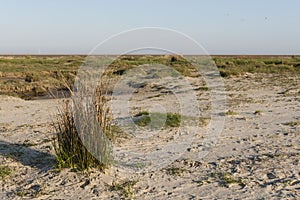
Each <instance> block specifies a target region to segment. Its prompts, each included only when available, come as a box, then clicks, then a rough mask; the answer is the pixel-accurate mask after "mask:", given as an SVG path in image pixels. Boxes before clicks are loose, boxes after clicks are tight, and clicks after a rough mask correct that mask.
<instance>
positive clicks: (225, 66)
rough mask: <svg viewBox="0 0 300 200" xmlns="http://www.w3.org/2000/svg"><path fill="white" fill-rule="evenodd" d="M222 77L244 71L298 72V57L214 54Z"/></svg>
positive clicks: (299, 69) (240, 73) (299, 61)
mask: <svg viewBox="0 0 300 200" xmlns="http://www.w3.org/2000/svg"><path fill="white" fill-rule="evenodd" d="M213 60H214V61H215V63H216V65H217V67H218V69H219V70H220V74H221V76H222V77H230V76H237V75H243V74H245V73H268V74H269V73H271V74H282V73H288V74H295V73H296V74H300V58H299V57H296V56H214V57H213Z"/></svg>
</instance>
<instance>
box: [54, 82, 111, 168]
mask: <svg viewBox="0 0 300 200" xmlns="http://www.w3.org/2000/svg"><path fill="white" fill-rule="evenodd" d="M102 86H103V85H102V84H101V85H100V87H99V88H98V89H97V92H96V94H95V97H94V100H93V102H87V103H86V105H81V104H82V102H75V101H74V100H71V101H65V104H64V107H63V108H62V109H61V110H60V113H59V116H58V120H57V122H56V123H55V129H56V132H57V137H56V138H55V139H54V141H53V144H54V148H55V153H56V161H57V166H58V167H59V168H61V167H63V168H64V167H66V168H71V167H72V168H76V169H79V170H89V169H90V168H92V167H97V168H99V169H100V170H102V171H104V169H105V168H106V167H108V166H109V165H110V162H111V158H110V154H111V146H110V139H111V138H112V132H111V119H110V117H109V106H107V102H106V99H105V94H106V93H105V92H104V91H103V88H102ZM92 106H93V109H94V110H95V112H96V116H94V115H91V111H92V110H93V109H92ZM78 128H80V132H79V131H78Z"/></svg>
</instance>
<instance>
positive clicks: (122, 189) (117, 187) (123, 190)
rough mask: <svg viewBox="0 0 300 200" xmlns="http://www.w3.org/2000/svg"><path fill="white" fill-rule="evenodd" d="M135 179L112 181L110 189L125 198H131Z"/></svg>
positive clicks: (135, 182)
mask: <svg viewBox="0 0 300 200" xmlns="http://www.w3.org/2000/svg"><path fill="white" fill-rule="evenodd" d="M137 182H138V181H137V180H125V181H120V182H115V181H114V182H113V183H112V185H111V186H110V191H116V192H119V194H120V195H121V196H122V197H123V198H125V199H131V198H132V197H133V195H134V190H133V187H134V186H135V185H136V184H137Z"/></svg>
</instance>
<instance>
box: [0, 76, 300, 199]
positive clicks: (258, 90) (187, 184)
mask: <svg viewBox="0 0 300 200" xmlns="http://www.w3.org/2000/svg"><path fill="white" fill-rule="evenodd" d="M224 81H225V85H226V96H227V97H226V98H227V110H232V111H234V112H236V113H237V115H232V116H226V122H225V127H224V130H223V132H222V133H221V135H220V136H219V138H218V140H217V141H216V145H215V146H213V147H211V149H210V153H209V154H208V155H207V156H206V157H205V158H202V159H197V156H195V155H193V154H196V153H195V152H197V150H198V148H199V146H200V145H199V142H197V141H195V142H194V143H193V144H192V147H191V148H190V149H189V152H187V153H186V154H184V155H183V156H182V158H181V159H178V160H177V161H174V162H173V163H171V164H170V165H169V166H168V167H167V168H168V169H173V172H174V173H175V174H170V173H168V170H167V169H165V168H164V169H159V170H156V171H154V172H149V173H148V172H147V173H141V174H134V173H132V174H130V173H124V172H120V171H118V170H117V169H116V168H113V169H109V170H107V171H106V174H101V173H100V172H97V171H96V170H93V172H91V174H90V175H89V176H88V175H86V174H83V173H79V172H73V171H72V170H70V169H64V170H62V171H61V172H59V173H57V172H55V170H54V169H53V165H54V157H53V154H54V151H53V147H52V145H51V142H49V140H48V139H49V138H51V137H52V135H53V133H54V130H53V128H52V127H51V123H52V120H53V118H54V115H55V113H57V105H59V102H61V101H62V100H35V101H24V100H21V99H18V98H14V97H7V96H1V97H0V160H1V166H8V167H9V168H11V169H12V174H11V175H10V176H7V177H6V178H5V179H4V180H1V179H0V182H1V190H0V198H1V199H22V198H25V199H31V198H36V199H80V198H81V199H120V198H122V197H123V196H122V193H123V194H124V192H122V191H119V192H118V191H110V185H111V184H112V182H113V181H115V182H120V181H121V180H127V179H131V180H137V184H136V185H135V186H134V187H133V189H132V191H133V193H134V194H133V198H134V199H228V198H230V199H299V198H300V126H299V125H298V126H289V125H284V124H285V123H287V122H291V121H300V103H299V102H300V88H299V77H298V78H286V77H280V76H278V77H272V76H271V75H270V76H267V77H264V76H262V75H261V76H254V75H252V74H248V75H247V77H239V78H231V79H225V80H224ZM195 85H197V82H196V83H195ZM198 85H201V84H198ZM143 90H147V88H144V89H143ZM142 92H143V91H141V96H139V95H138V94H137V95H136V101H137V103H136V104H133V107H135V108H133V110H134V109H136V110H138V109H139V103H138V102H139V101H138V100H139V99H140V100H143V96H144V97H145V95H144V94H145V93H144V94H143V93H142ZM144 92H145V91H144ZM159 92H161V91H158V93H159ZM198 93H199V96H198V97H199V99H200V100H201V101H202V103H201V109H202V111H203V112H202V114H203V115H204V116H205V115H206V113H205V110H209V106H207V105H208V104H209V91H205V92H204V91H198ZM147 94H148V95H149V93H147ZM151 95H152V94H151ZM151 95H150V96H151ZM146 96H147V95H146ZM154 96H155V95H154ZM155 98H156V97H154V98H146V100H145V101H143V103H144V105H146V106H145V107H147V106H149V104H150V103H152V104H153V102H155V101H156V99H155ZM157 98H159V97H157ZM144 99H145V98H144ZM147 99H148V100H147ZM149 99H150V100H149ZM157 101H161V100H159V99H157ZM170 101H171V100H170ZM256 110H260V111H261V113H260V114H254V112H255V111H256ZM200 130H201V132H205V127H202V128H201V129H200ZM198 137H199V138H198ZM196 138H198V139H199V140H201V139H200V138H201V134H200V135H198V136H196ZM196 140H197V139H196ZM165 142H167V141H165ZM125 144H126V142H125ZM119 145H122V143H121V144H119ZM145 145H150V146H151V140H149V141H148V143H147V142H145ZM128 148H130V147H128ZM193 152H194V153H193ZM188 157H192V159H189V158H188ZM177 169H180V170H177ZM176 170H177V171H176ZM225 173H226V174H227V175H224V174H225ZM222 174H223V175H222ZM232 180H235V181H232ZM231 182H237V183H231ZM21 196H23V197H21Z"/></svg>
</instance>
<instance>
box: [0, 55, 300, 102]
mask: <svg viewBox="0 0 300 200" xmlns="http://www.w3.org/2000/svg"><path fill="white" fill-rule="evenodd" d="M212 58H213V61H214V62H215V64H216V66H217V67H218V69H219V70H220V74H221V76H223V77H230V76H239V75H243V74H245V73H275V74H283V73H286V74H300V58H299V57H296V56H285V57H284V56H281V57H280V56H273V57H271V56H261V57H258V56H256V57H255V56H213V57H212ZM85 59H86V57H85V56H1V57H0V94H5V95H11V96H18V97H21V98H24V99H32V98H34V97H37V96H44V95H46V94H48V93H50V94H52V93H53V95H55V94H56V93H57V91H66V89H67V88H66V87H65V83H68V84H69V86H71V85H72V83H73V81H74V78H75V76H76V74H77V70H78V69H79V67H80V66H81V64H82V63H83V62H84V60H85ZM210 63H211V62H210ZM143 64H163V65H166V66H170V67H172V68H174V69H175V70H177V71H178V72H179V73H180V74H181V75H183V76H194V75H197V73H195V71H196V70H195V69H194V68H193V66H192V65H191V64H190V63H189V62H188V61H187V60H185V59H184V58H183V57H180V56H172V55H169V56H150V55H149V56H120V57H119V58H118V59H117V60H115V61H114V62H113V63H111V65H110V66H109V68H107V71H106V74H109V75H113V76H114V77H116V78H117V77H118V76H121V75H123V74H125V73H126V71H127V70H129V69H131V68H133V67H136V66H139V65H143ZM204 64H205V63H204ZM199 90H207V88H199Z"/></svg>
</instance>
